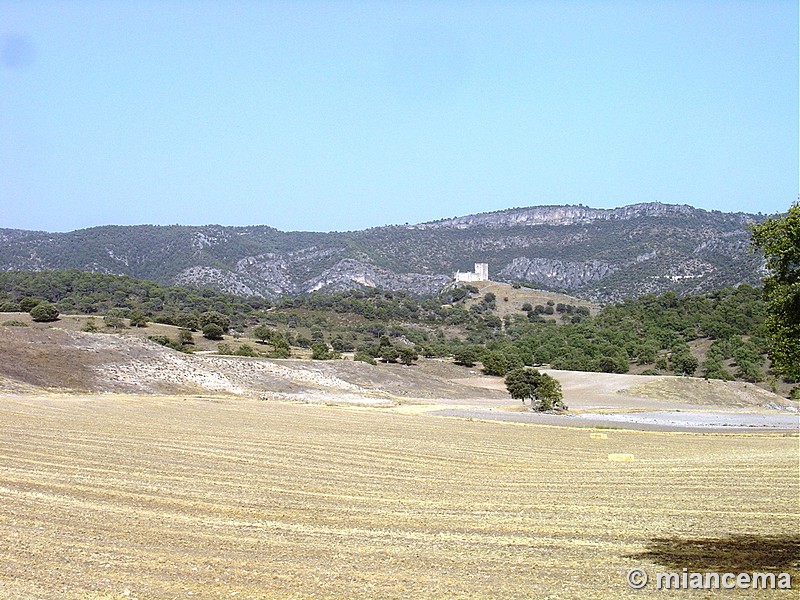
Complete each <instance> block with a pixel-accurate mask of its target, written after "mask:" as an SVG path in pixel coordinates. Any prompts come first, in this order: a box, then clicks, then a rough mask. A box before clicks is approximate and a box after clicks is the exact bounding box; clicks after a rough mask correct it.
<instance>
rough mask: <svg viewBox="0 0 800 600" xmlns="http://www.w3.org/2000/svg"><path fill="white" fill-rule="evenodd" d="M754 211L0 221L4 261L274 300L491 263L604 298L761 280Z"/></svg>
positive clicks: (421, 292) (660, 207)
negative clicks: (124, 223) (48, 227)
mask: <svg viewBox="0 0 800 600" xmlns="http://www.w3.org/2000/svg"><path fill="white" fill-rule="evenodd" d="M760 220H762V217H761V216H760V215H748V214H743V213H722V212H718V211H711V212H709V211H705V210H701V209H696V208H692V207H690V206H683V205H669V204H659V203H649V204H638V205H632V206H627V207H623V208H618V209H613V210H606V209H591V208H588V207H583V206H540V207H530V208H517V209H509V210H506V211H500V212H496V213H485V214H480V215H470V216H466V217H459V218H455V219H450V220H444V221H437V222H432V223H422V224H418V225H399V226H387V227H376V228H373V229H368V230H364V231H350V232H334V233H315V232H282V231H278V230H277V229H273V228H271V227H266V226H258V227H223V226H218V225H207V226H201V227H191V226H179V225H173V226H151V225H140V226H131V227H119V226H107V227H94V228H91V229H84V230H80V231H73V232H69V233H47V232H35V231H16V230H0V242H2V243H0V270H34V271H35V270H48V269H79V270H82V271H91V272H100V273H108V274H118V275H129V276H132V277H137V278H142V279H148V280H152V281H157V282H159V283H162V284H165V285H169V284H180V285H192V286H196V287H211V288H214V289H216V290H218V291H223V292H228V293H234V294H238V295H244V296H262V297H268V298H279V297H281V296H284V295H287V294H305V293H310V292H313V291H318V290H326V291H341V290H347V289H356V288H361V287H375V288H379V289H385V290H394V291H406V292H408V293H409V294H412V295H417V296H426V295H432V294H436V293H438V292H439V291H440V290H441V289H442V288H443V287H444V286H445V285H447V284H448V283H449V282H450V281H451V278H452V274H453V272H454V271H456V270H461V271H465V270H469V271H471V270H472V267H473V263H475V262H486V263H489V271H490V276H491V279H492V280H494V281H499V282H505V283H515V282H517V283H528V284H530V285H533V286H535V287H538V288H544V289H551V290H556V291H564V292H567V293H570V294H573V295H577V296H580V297H583V298H586V299H591V300H595V301H599V302H603V303H607V302H613V301H618V300H621V299H623V298H626V297H633V296H638V295H642V294H645V293H664V292H667V291H670V290H672V291H676V292H678V293H701V292H709V291H712V290H714V289H719V288H722V287H726V286H730V285H738V284H740V283H749V284H751V285H757V284H758V283H759V281H760V278H761V276H762V273H761V267H762V264H763V259H762V257H761V256H760V255H759V254H757V253H754V252H752V251H751V250H750V232H749V229H748V227H749V225H750V224H751V223H754V222H758V221H760Z"/></svg>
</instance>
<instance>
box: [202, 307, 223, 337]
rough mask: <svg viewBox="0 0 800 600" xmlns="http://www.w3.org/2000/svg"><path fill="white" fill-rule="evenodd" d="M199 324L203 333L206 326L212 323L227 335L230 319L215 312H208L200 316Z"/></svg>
mask: <svg viewBox="0 0 800 600" xmlns="http://www.w3.org/2000/svg"><path fill="white" fill-rule="evenodd" d="M199 323H200V327H201V328H202V329H203V332H205V328H206V325H210V324H212V323H213V324H214V325H218V326H219V327H220V328H221V329H222V331H223V332H224V333H227V332H228V329H230V327H231V318H230V317H229V316H227V315H223V314H222V313H221V312H218V311H216V310H209V311H207V312H204V313H203V314H201V315H200V319H199Z"/></svg>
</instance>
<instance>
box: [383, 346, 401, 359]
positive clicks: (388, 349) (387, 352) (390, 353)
mask: <svg viewBox="0 0 800 600" xmlns="http://www.w3.org/2000/svg"><path fill="white" fill-rule="evenodd" d="M378 356H380V358H381V360H382V361H383V362H387V363H396V362H397V359H398V358H400V352H398V351H397V348H395V347H394V346H392V345H389V346H386V345H384V346H381V347H380V349H379V352H378Z"/></svg>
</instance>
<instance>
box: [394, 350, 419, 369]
mask: <svg viewBox="0 0 800 600" xmlns="http://www.w3.org/2000/svg"><path fill="white" fill-rule="evenodd" d="M398 352H399V354H400V362H401V363H402V364H404V365H410V364H413V362H414V361H415V360H417V359H418V358H419V354H417V351H416V350H414V348H412V347H410V346H403V347H402V348H400V350H399V351H398Z"/></svg>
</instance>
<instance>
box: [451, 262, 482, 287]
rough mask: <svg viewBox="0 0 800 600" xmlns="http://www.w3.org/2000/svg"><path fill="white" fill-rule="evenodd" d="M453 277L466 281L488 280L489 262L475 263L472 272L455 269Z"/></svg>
mask: <svg viewBox="0 0 800 600" xmlns="http://www.w3.org/2000/svg"><path fill="white" fill-rule="evenodd" d="M453 279H455V280H456V281H465V282H468V283H469V282H473V281H489V263H475V272H474V273H462V272H461V271H456V272H455V273H454V274H453Z"/></svg>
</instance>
